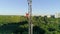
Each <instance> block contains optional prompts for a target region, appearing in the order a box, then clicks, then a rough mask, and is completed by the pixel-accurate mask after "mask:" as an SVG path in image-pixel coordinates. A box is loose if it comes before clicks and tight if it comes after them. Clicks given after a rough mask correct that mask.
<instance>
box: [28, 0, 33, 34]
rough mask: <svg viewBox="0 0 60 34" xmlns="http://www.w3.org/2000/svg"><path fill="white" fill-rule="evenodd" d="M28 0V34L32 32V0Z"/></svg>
mask: <svg viewBox="0 0 60 34" xmlns="http://www.w3.org/2000/svg"><path fill="white" fill-rule="evenodd" d="M27 1H28V13H29V34H33V24H32V0H27Z"/></svg>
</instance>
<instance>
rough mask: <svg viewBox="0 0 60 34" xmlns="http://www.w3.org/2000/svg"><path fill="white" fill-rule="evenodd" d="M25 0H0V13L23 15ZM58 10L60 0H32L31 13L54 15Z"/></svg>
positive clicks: (26, 3) (25, 10) (26, 10)
mask: <svg viewBox="0 0 60 34" xmlns="http://www.w3.org/2000/svg"><path fill="white" fill-rule="evenodd" d="M27 12H28V2H27V0H0V15H25V14H26V13H27ZM56 12H58V13H59V12H60V0H32V14H33V15H54V14H55V13H56Z"/></svg>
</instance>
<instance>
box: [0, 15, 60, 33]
mask: <svg viewBox="0 0 60 34" xmlns="http://www.w3.org/2000/svg"><path fill="white" fill-rule="evenodd" d="M32 23H33V24H34V26H33V34H60V18H54V17H50V18H47V17H46V16H45V17H41V16H32ZM0 34H28V19H27V18H26V17H24V16H16V15H15V16H13V15H12V16H3V15H0Z"/></svg>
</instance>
